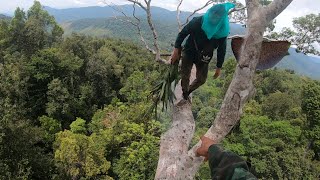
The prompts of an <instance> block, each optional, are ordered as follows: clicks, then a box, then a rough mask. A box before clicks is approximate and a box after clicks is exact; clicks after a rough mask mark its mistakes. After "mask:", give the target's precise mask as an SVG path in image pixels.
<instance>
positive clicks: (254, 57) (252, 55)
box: [155, 0, 292, 179]
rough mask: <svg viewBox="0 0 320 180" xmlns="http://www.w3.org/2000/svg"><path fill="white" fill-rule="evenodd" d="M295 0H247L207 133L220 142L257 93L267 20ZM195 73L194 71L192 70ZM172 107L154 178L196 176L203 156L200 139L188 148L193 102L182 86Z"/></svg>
mask: <svg viewBox="0 0 320 180" xmlns="http://www.w3.org/2000/svg"><path fill="white" fill-rule="evenodd" d="M291 2H292V0H274V1H273V2H272V3H271V4H270V5H268V6H266V7H261V6H260V5H259V2H258V0H246V5H247V8H248V23H247V27H248V28H247V33H246V36H245V41H244V44H243V46H242V48H243V49H242V51H241V57H240V61H239V63H238V65H237V67H236V70H235V73H234V76H233V80H232V82H231V84H230V86H229V88H228V91H227V93H226V95H225V98H224V101H223V104H222V106H221V109H220V112H219V113H218V115H217V116H216V118H215V120H214V122H213V125H212V126H211V128H210V129H209V130H208V131H207V133H206V134H205V136H207V137H209V138H211V139H213V140H215V142H217V143H219V142H220V141H221V140H222V139H223V138H224V137H225V136H226V135H227V134H228V133H229V132H230V130H231V129H232V128H233V126H234V125H235V124H237V122H238V121H239V120H240V116H241V114H242V107H243V106H244V104H245V103H246V102H247V101H248V99H249V98H250V97H251V96H252V95H253V94H254V86H253V82H252V81H253V76H254V73H255V69H256V66H257V63H258V60H259V57H260V49H261V43H262V41H263V33H264V31H265V28H266V26H267V24H268V23H269V22H270V21H271V20H273V19H274V18H275V17H276V16H277V15H279V14H280V13H281V12H282V11H283V10H284V9H285V8H286V7H287V6H288V5H289V4H290V3H291ZM193 74H194V73H193ZM175 93H176V96H177V97H178V98H177V100H176V102H175V103H174V107H173V117H172V125H171V127H170V129H169V130H168V131H167V132H166V133H165V134H164V135H163V136H162V137H161V144H160V155H159V162H158V168H157V172H156V176H155V179H193V178H194V176H195V174H196V172H197V171H198V169H199V167H200V165H201V163H202V161H203V158H201V157H196V156H195V153H194V152H195V150H196V149H197V148H198V147H199V145H200V142H198V144H197V145H195V146H194V147H193V148H191V149H190V150H189V151H188V147H189V145H190V142H191V139H192V137H193V133H194V127H195V124H194V118H193V116H192V112H191V103H189V102H187V101H181V99H182V98H181V86H180V85H178V86H177V87H176V91H175Z"/></svg>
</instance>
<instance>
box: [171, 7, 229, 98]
mask: <svg viewBox="0 0 320 180" xmlns="http://www.w3.org/2000/svg"><path fill="white" fill-rule="evenodd" d="M234 7H235V5H234V4H232V3H223V4H217V5H214V6H212V7H211V8H210V9H209V10H208V11H207V12H206V13H205V14H204V15H203V16H199V17H194V18H193V19H192V20H191V21H190V22H189V23H188V24H187V25H186V26H185V27H184V28H183V29H182V31H181V32H180V33H179V34H178V37H177V39H176V42H175V45H174V46H175V48H174V51H173V53H172V56H171V64H175V63H177V62H178V61H179V59H180V58H181V54H182V66H181V86H182V91H183V98H184V99H186V100H187V99H188V97H189V94H190V93H191V92H193V91H194V90H195V89H197V88H198V87H200V86H201V85H202V84H204V83H205V82H206V79H207V75H208V64H209V62H210V60H211V59H212V56H213V51H214V50H215V49H217V65H216V66H217V68H216V72H215V74H214V78H217V77H219V75H220V71H221V68H222V65H223V62H224V58H225V54H226V46H227V36H228V35H229V31H230V29H229V18H228V12H229V10H230V9H232V8H234ZM187 36H189V37H188V39H187V41H186V43H185V45H184V48H183V50H182V42H183V41H184V39H185V38H186V37H187ZM193 64H195V66H196V69H197V73H196V79H195V80H194V81H193V82H192V83H191V85H190V86H189V83H190V74H191V69H192V66H193Z"/></svg>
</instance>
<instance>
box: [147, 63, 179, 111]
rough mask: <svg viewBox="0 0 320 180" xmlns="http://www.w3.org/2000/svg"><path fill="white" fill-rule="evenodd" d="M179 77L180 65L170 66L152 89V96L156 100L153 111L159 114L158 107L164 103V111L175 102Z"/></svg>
mask: <svg viewBox="0 0 320 180" xmlns="http://www.w3.org/2000/svg"><path fill="white" fill-rule="evenodd" d="M178 79H179V65H178V64H174V65H171V66H169V67H168V70H167V71H166V72H165V73H164V75H163V78H162V79H161V80H160V82H159V83H158V84H157V85H155V87H154V88H153V89H152V90H151V93H150V96H151V97H152V100H153V102H154V104H153V106H152V107H151V112H152V111H154V112H155V113H156V115H157V107H158V105H159V103H162V111H164V110H167V108H168V106H169V105H170V104H172V103H173V101H174V99H175V98H176V97H175V95H174V90H175V87H176V85H177V83H178Z"/></svg>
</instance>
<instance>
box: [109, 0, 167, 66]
mask: <svg viewBox="0 0 320 180" xmlns="http://www.w3.org/2000/svg"><path fill="white" fill-rule="evenodd" d="M126 1H128V2H130V3H133V14H132V16H133V17H134V18H135V19H136V21H137V22H136V23H135V22H133V21H131V20H130V18H129V17H128V16H127V15H126V14H125V13H124V12H123V11H122V10H120V11H119V9H115V8H114V7H112V8H113V9H115V10H116V11H118V12H120V13H121V14H122V15H123V16H125V17H126V18H127V19H128V20H126V22H128V23H130V24H132V25H133V26H135V27H136V28H137V31H138V34H139V36H140V40H141V42H142V43H143V44H144V46H145V47H146V49H147V50H148V51H150V52H151V53H152V54H154V55H155V56H156V57H155V59H156V61H158V62H160V63H163V64H170V62H169V61H167V60H165V59H163V58H161V56H168V54H161V50H160V46H159V43H158V34H157V31H156V29H155V27H154V24H153V21H152V15H151V1H152V0H144V3H145V4H143V3H141V2H140V1H139V0H126ZM103 2H104V3H105V4H108V3H107V2H106V0H103ZM136 5H137V6H139V7H140V8H142V9H143V10H144V11H145V12H146V14H147V22H148V24H149V28H150V30H151V32H152V35H153V46H154V49H153V48H150V46H149V45H148V43H147V42H146V40H145V38H144V37H143V34H142V31H141V20H140V19H139V18H138V17H137V16H136V14H135V12H136ZM109 6H110V5H109Z"/></svg>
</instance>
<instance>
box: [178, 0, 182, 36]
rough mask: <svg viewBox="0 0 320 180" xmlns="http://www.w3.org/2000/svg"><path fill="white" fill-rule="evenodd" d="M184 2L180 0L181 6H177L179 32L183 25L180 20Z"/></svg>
mask: <svg viewBox="0 0 320 180" xmlns="http://www.w3.org/2000/svg"><path fill="white" fill-rule="evenodd" d="M182 2H183V0H179V4H178V6H177V22H178V28H179V32H180V31H181V30H182V23H181V20H180V14H181V10H180V6H181V4H182Z"/></svg>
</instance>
